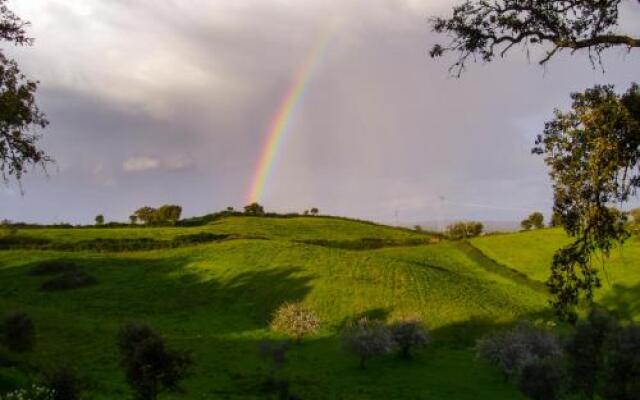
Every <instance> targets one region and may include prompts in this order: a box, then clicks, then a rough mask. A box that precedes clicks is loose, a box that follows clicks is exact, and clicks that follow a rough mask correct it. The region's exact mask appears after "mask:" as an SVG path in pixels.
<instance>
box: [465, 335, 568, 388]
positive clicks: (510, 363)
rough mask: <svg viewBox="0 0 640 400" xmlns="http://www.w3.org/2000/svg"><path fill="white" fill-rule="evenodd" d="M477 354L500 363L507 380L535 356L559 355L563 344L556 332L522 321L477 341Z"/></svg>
mask: <svg viewBox="0 0 640 400" xmlns="http://www.w3.org/2000/svg"><path fill="white" fill-rule="evenodd" d="M476 354H477V356H478V358H480V359H483V360H484V361H486V362H488V363H490V364H492V365H495V366H496V367H498V368H499V369H500V370H501V371H502V373H503V374H504V377H505V380H506V379H508V378H509V377H510V376H513V375H515V374H517V373H519V372H520V371H521V369H522V367H523V366H524V365H525V364H527V363H528V362H530V361H532V360H534V359H544V358H547V357H554V356H559V355H560V354H562V348H561V346H560V343H559V341H558V338H557V336H556V335H554V334H553V333H552V332H550V331H548V330H545V329H542V328H536V327H534V326H532V325H530V324H529V323H520V324H519V325H518V326H517V327H515V328H513V329H511V330H509V331H506V332H502V333H498V334H494V335H492V336H488V337H485V338H483V339H480V340H479V341H478V342H477V344H476Z"/></svg>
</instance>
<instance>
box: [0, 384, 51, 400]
mask: <svg viewBox="0 0 640 400" xmlns="http://www.w3.org/2000/svg"><path fill="white" fill-rule="evenodd" d="M0 400H53V392H52V391H51V390H50V389H49V388H45V387H42V386H38V385H32V386H31V387H29V388H27V389H18V390H14V391H13V392H9V393H7V394H6V395H4V396H0Z"/></svg>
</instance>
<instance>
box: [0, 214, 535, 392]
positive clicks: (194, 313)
mask: <svg viewBox="0 0 640 400" xmlns="http://www.w3.org/2000/svg"><path fill="white" fill-rule="evenodd" d="M201 230H208V231H211V232H228V233H236V234H240V235H244V236H263V237H266V238H269V239H270V240H244V239H243V240H232V241H227V242H222V243H216V244H208V245H201V246H197V247H186V248H178V249H169V250H158V251H150V252H137V253H119V254H94V253H90V252H83V253H55V252H43V251H3V252H1V253H0V281H1V282H2V283H3V284H2V286H1V287H0V314H2V313H3V312H5V311H9V310H25V311H27V312H29V313H31V314H33V315H34V317H35V319H36V322H37V325H38V347H37V349H36V351H35V353H33V354H30V355H27V356H25V357H24V358H21V359H19V362H20V363H21V364H22V365H28V364H32V365H34V366H37V367H42V366H47V365H50V364H51V363H55V362H59V361H60V360H70V361H72V362H73V363H75V364H78V365H79V367H80V368H81V369H82V371H83V372H84V373H86V374H87V375H89V376H90V377H91V378H92V379H94V380H95V381H96V382H97V384H98V386H97V388H96V394H98V395H99V398H105V399H106V398H119V397H122V396H123V395H124V393H126V386H125V384H124V380H123V378H122V375H121V372H120V371H119V369H118V367H117V354H116V351H115V348H114V343H113V342H114V335H115V332H116V331H117V328H118V326H119V325H120V324H121V323H122V322H124V321H127V320H146V321H149V322H150V323H152V324H153V325H154V326H156V327H157V328H158V329H160V330H161V331H162V332H163V333H164V334H165V335H166V336H167V338H168V339H169V340H170V341H171V342H172V344H174V345H176V346H179V347H181V348H186V349H191V350H193V353H194V357H195V360H196V362H197V366H196V371H195V374H194V376H193V377H192V378H190V380H189V382H188V384H187V389H188V395H187V396H186V397H187V398H194V399H195V398H259V397H261V396H262V393H261V392H260V391H259V388H257V382H259V380H260V379H261V378H260V377H261V374H262V372H261V371H264V364H263V363H262V362H261V361H260V360H259V359H258V356H257V350H256V349H257V345H258V343H259V341H260V340H262V339H264V338H267V337H274V335H273V333H271V332H270V331H269V329H268V326H267V321H268V319H269V316H270V315H271V314H272V312H273V311H274V309H275V308H276V307H278V305H280V304H281V303H282V302H284V301H292V300H304V301H305V302H306V303H308V304H309V305H311V306H312V307H313V308H314V309H316V310H317V311H318V312H319V314H320V315H321V316H322V319H323V320H324V321H325V323H324V327H323V331H322V332H321V334H320V335H318V336H317V337H315V338H313V339H309V340H307V341H306V342H305V343H303V344H302V345H301V346H300V347H294V349H293V350H292V351H291V354H290V357H289V358H290V361H289V364H288V367H287V371H285V373H286V375H288V376H289V377H290V378H291V379H292V384H293V389H294V391H295V392H297V393H299V394H301V395H302V397H303V398H304V399H325V398H345V399H387V398H416V399H423V398H425V399H426V398H428V399H449V398H456V399H492V400H494V399H518V398H520V397H519V395H518V394H517V392H516V390H515V389H514V388H513V387H512V386H511V385H509V384H505V383H503V382H502V380H501V377H500V375H499V374H497V373H496V372H495V371H493V370H491V369H489V368H486V367H484V366H482V365H481V364H478V363H477V362H476V361H475V360H474V359H473V353H472V351H471V350H470V349H469V347H470V345H472V343H473V340H474V339H475V338H476V337H477V335H479V334H481V333H482V332H486V331H487V330H490V329H493V328H495V327H496V326H498V325H500V324H502V323H510V322H512V321H513V320H515V319H518V318H521V317H525V316H527V317H530V318H537V317H539V316H540V314H541V312H542V311H543V309H544V306H545V301H546V297H545V295H544V293H541V292H540V291H539V290H536V288H535V286H533V287H532V286H530V285H527V284H523V282H522V281H520V280H518V279H513V278H512V277H510V276H509V275H508V274H501V273H496V270H497V269H499V268H501V267H500V266H496V265H493V263H491V262H490V261H489V260H487V259H485V258H482V257H478V256H477V255H476V254H474V253H473V252H472V251H470V249H469V248H467V246H466V245H465V244H464V243H451V242H442V243H440V244H437V245H425V246H414V247H397V248H387V249H379V250H372V251H348V250H340V249H332V248H325V247H320V246H313V245H305V244H300V243H295V242H294V240H308V239H331V240H354V239H359V238H366V237H378V238H390V239H410V238H415V237H424V236H421V235H419V234H416V233H412V232H409V231H406V230H398V229H393V228H389V227H381V226H375V225H368V224H362V223H358V222H353V221H341V220H336V219H324V218H295V219H259V218H230V219H224V220H221V221H218V222H216V223H215V224H213V225H210V226H206V227H197V228H154V229H145V228H140V229H94V230H88V229H82V230H41V231H38V230H30V231H29V232H28V234H30V235H40V236H43V237H44V236H46V237H48V238H53V239H55V240H82V239H87V238H95V237H133V236H138V235H139V236H138V237H140V236H142V237H153V238H170V237H171V236H172V235H175V234H184V233H195V232H197V231H201ZM177 232H179V233H177ZM52 258H67V259H73V260H75V261H77V262H78V263H81V264H83V265H85V266H86V268H87V269H88V270H90V271H91V273H93V274H94V275H96V276H97V277H98V278H99V280H100V284H99V285H98V286H96V287H93V288H87V289H81V290H76V291H71V292H66V293H43V292H40V291H38V287H39V285H40V284H41V283H42V281H43V279H46V278H35V277H30V276H27V274H26V273H27V271H28V268H29V267H30V266H31V265H32V264H33V263H34V262H37V261H39V260H43V259H52ZM363 314H367V315H372V316H376V317H381V318H386V319H388V320H392V319H394V318H398V317H401V316H405V315H416V314H417V315H420V316H421V317H422V318H423V319H424V320H425V322H426V323H427V325H428V326H429V327H430V328H431V329H432V331H433V335H434V337H435V338H436V341H435V344H434V345H433V346H431V348H429V349H428V350H426V351H425V352H424V353H423V354H421V355H420V356H419V357H418V358H417V359H416V360H414V361H412V362H405V361H402V360H399V359H397V358H396V357H394V356H388V357H384V358H381V359H378V360H375V361H373V362H372V365H371V368H370V370H368V371H364V372H363V371H360V370H359V369H358V368H357V361H356V360H355V359H354V358H353V357H352V356H350V355H348V354H345V353H344V352H343V351H342V350H341V348H340V343H339V340H338V338H337V337H336V332H337V331H338V329H339V327H340V326H341V325H342V324H343V323H344V321H345V320H347V319H349V318H353V317H355V316H358V315H363ZM0 371H1V370H0ZM0 375H1V374H0ZM169 397H170V396H168V397H167V398H169Z"/></svg>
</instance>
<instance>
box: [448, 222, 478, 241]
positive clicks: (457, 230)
mask: <svg viewBox="0 0 640 400" xmlns="http://www.w3.org/2000/svg"><path fill="white" fill-rule="evenodd" d="M483 229H484V226H483V225H482V223H481V222H477V221H462V222H456V223H455V224H451V225H449V226H447V236H449V237H450V238H451V239H454V240H459V239H468V238H472V237H475V236H479V235H480V234H482V230H483Z"/></svg>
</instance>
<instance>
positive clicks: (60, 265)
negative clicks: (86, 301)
mask: <svg viewBox="0 0 640 400" xmlns="http://www.w3.org/2000/svg"><path fill="white" fill-rule="evenodd" d="M79 269H80V267H79V266H78V265H76V264H74V263H72V262H69V261H64V260H50V261H42V262H40V263H38V264H36V265H35V266H33V268H31V270H30V271H29V274H30V275H34V276H41V275H57V274H60V273H63V272H75V271H77V270H79Z"/></svg>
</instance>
